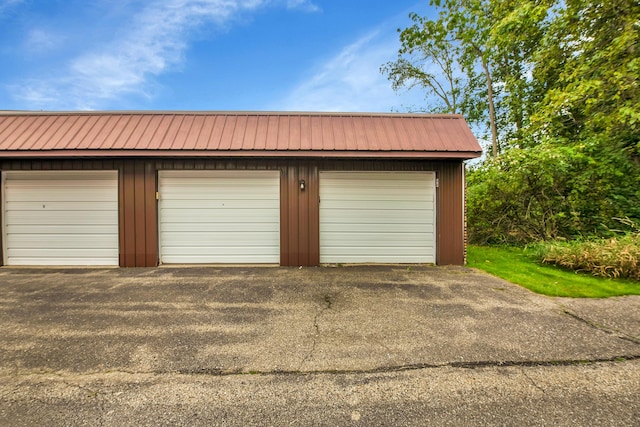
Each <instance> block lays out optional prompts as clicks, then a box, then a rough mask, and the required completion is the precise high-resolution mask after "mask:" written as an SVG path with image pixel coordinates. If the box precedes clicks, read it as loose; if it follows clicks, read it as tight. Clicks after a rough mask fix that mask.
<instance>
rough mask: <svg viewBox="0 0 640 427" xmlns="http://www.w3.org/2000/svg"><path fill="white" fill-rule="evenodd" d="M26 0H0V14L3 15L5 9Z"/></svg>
mask: <svg viewBox="0 0 640 427" xmlns="http://www.w3.org/2000/svg"><path fill="white" fill-rule="evenodd" d="M23 2H24V0H0V15H2V13H3V12H4V11H5V10H8V9H9V8H11V7H13V6H17V5H19V4H20V3H23Z"/></svg>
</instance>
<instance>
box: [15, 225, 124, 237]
mask: <svg viewBox="0 0 640 427" xmlns="http://www.w3.org/2000/svg"><path fill="white" fill-rule="evenodd" d="M6 232H7V234H27V235H28V234H35V235H38V234H56V233H60V234H82V235H88V234H91V233H93V234H98V235H100V234H111V233H113V227H112V224H104V225H96V224H90V225H83V224H71V225H60V224H55V225H47V224H44V225H43V224H27V225H22V224H14V225H11V226H10V227H7V230H6Z"/></svg>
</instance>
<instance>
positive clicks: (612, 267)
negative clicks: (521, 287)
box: [539, 233, 640, 281]
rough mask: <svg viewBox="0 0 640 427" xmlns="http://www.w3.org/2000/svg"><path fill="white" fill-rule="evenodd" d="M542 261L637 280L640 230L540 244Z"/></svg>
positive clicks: (606, 275) (604, 275)
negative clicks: (584, 239)
mask: <svg viewBox="0 0 640 427" xmlns="http://www.w3.org/2000/svg"><path fill="white" fill-rule="evenodd" d="M539 252H540V255H541V258H542V262H545V263H548V264H555V265H558V266H561V267H564V268H568V269H571V270H574V271H581V272H588V273H591V274H593V275H595V276H599V277H610V278H628V279H634V280H638V281H640V233H629V234H626V235H624V236H620V237H616V238H611V239H600V240H587V241H573V242H558V241H555V242H547V243H543V244H541V246H540V248H539Z"/></svg>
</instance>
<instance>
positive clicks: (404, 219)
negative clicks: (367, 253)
mask: <svg viewBox="0 0 640 427" xmlns="http://www.w3.org/2000/svg"><path fill="white" fill-rule="evenodd" d="M321 205H322V204H321ZM320 209H321V211H322V212H323V213H324V215H323V217H322V219H321V227H322V226H324V225H328V224H388V223H389V222H390V221H394V222H397V223H401V224H402V223H416V224H421V223H422V224H432V223H433V221H434V216H435V215H434V213H433V211H429V212H424V214H423V215H416V212H412V211H404V212H398V211H391V210H376V211H356V210H347V209H342V210H331V209H326V208H324V207H322V206H321V208H320ZM418 213H419V212H418Z"/></svg>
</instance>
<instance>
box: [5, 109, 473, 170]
mask: <svg viewBox="0 0 640 427" xmlns="http://www.w3.org/2000/svg"><path fill="white" fill-rule="evenodd" d="M481 151H482V150H481V148H480V145H479V144H478V141H477V140H476V139H475V137H474V136H473V134H472V133H471V130H470V129H469V126H468V125H467V123H466V122H465V120H464V119H463V117H462V116H459V115H428V114H361V113H290V112H280V113H268V112H70V113H62V112H58V113H54V112H0V157H33V156H37V157H71V156H90V157H93V156H99V157H103V156H173V157H175V156H277V157H286V156H295V157H380V158H459V159H468V158H474V157H478V156H480V154H481Z"/></svg>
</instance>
